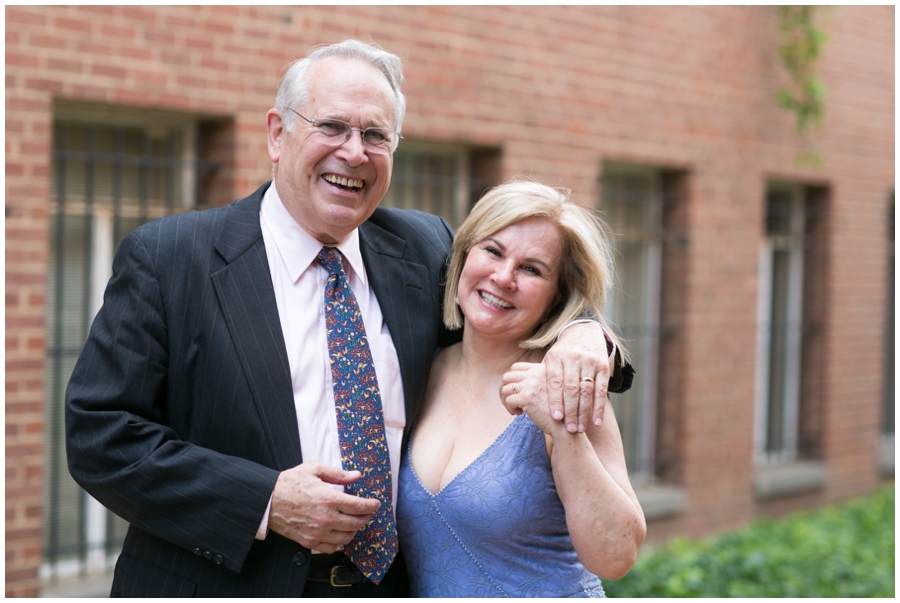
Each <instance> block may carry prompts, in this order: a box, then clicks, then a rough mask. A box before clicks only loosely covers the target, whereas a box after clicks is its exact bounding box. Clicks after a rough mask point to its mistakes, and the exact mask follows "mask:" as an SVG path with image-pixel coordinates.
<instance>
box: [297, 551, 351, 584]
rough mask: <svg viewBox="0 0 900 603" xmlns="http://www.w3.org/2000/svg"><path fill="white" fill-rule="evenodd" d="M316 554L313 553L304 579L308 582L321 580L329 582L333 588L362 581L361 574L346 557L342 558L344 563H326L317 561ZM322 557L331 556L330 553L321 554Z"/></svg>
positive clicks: (324, 582) (325, 582)
mask: <svg viewBox="0 0 900 603" xmlns="http://www.w3.org/2000/svg"><path fill="white" fill-rule="evenodd" d="M316 557H318V555H313V558H312V563H310V566H309V573H308V574H307V575H306V579H307V580H309V581H310V582H321V583H323V584H330V585H331V586H333V587H335V588H346V587H349V586H353V585H354V584H359V583H361V582H362V581H363V579H364V578H363V574H362V572H361V571H359V568H357V567H356V566H355V565H353V564H352V563H350V560H349V559H347V558H346V557H344V558H343V560H344V563H328V562H327V561H326V560H324V559H323V561H326V563H321V562H317V561H318V560H317V559H316ZM322 557H326V558H327V557H331V555H322Z"/></svg>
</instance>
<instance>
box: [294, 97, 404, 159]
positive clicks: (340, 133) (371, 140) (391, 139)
mask: <svg viewBox="0 0 900 603" xmlns="http://www.w3.org/2000/svg"><path fill="white" fill-rule="evenodd" d="M288 109H290V110H291V111H293V112H294V113H296V114H297V117H299V118H300V119H302V120H303V121H305V122H306V123H308V124H309V125H311V126H312V127H313V128H315V129H316V131H318V132H319V133H320V134H322V136H324V137H325V140H326V141H327V142H328V143H329V144H333V145H335V146H338V145H342V144H344V143H345V142H347V141H348V140H350V137H351V136H352V135H353V132H354V131H356V132H359V135H360V137H361V138H362V141H363V145H365V147H366V150H368V151H371V152H373V153H390V152H391V151H393V150H394V148H395V147H396V146H397V143H399V142H400V141H401V140H403V137H402V136H400V135H399V134H398V133H397V132H394V131H392V130H388V129H387V128H365V129H363V128H357V127H355V126H351V125H350V124H348V123H347V122H345V121H341V120H340V119H333V118H330V117H329V118H321V119H319V118H313V119H309V118H307V117H303V116H302V115H300V114H299V113H297V111H295V110H294V109H292V108H291V107H288Z"/></svg>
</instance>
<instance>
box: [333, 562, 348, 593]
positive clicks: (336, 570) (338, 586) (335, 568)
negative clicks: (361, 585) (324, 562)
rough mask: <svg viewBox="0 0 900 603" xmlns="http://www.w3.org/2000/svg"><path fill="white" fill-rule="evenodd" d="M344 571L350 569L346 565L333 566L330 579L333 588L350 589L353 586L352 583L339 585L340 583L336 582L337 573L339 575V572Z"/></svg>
mask: <svg viewBox="0 0 900 603" xmlns="http://www.w3.org/2000/svg"><path fill="white" fill-rule="evenodd" d="M342 569H343V570H345V569H348V568H347V566H346V565H333V566H331V577H330V578H331V580H330V581H331V586H332V587H333V588H350V587H351V586H353V583H352V582H348V583H347V584H339V583H336V582H335V581H334V576H335V573H337V572H338V571H339V570H342Z"/></svg>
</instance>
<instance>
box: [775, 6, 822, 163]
mask: <svg viewBox="0 0 900 603" xmlns="http://www.w3.org/2000/svg"><path fill="white" fill-rule="evenodd" d="M826 9H827V7H823V6H809V5H804V6H779V7H778V26H779V30H780V34H781V37H780V44H779V46H778V54H779V56H780V57H781V62H782V65H783V66H784V68H785V70H786V71H787V74H788V79H789V82H788V84H787V85H785V86H782V87H781V88H779V90H778V93H777V101H778V105H779V106H780V107H782V108H784V109H786V110H788V111H790V112H792V113H794V114H795V115H796V119H797V132H798V133H799V134H800V135H801V136H802V137H804V138H806V136H807V135H808V134H809V132H810V128H812V127H818V126H821V125H822V120H823V117H824V115H825V96H826V92H827V91H826V89H825V85H824V84H823V83H822V81H821V80H820V79H819V78H818V76H817V75H816V71H815V67H816V61H817V60H818V59H819V57H820V56H821V55H822V49H823V48H824V46H825V42H826V40H827V36H826V34H825V31H824V30H823V29H822V28H821V27H820V26H819V25H818V23H817V21H820V20H821V18H820V16H821V15H822V13H823V12H824V11H825V10H826ZM800 159H801V161H810V162H812V163H820V162H821V156H820V154H819V152H818V151H817V150H816V149H812V150H811V151H808V152H806V153H804V154H802V155H801V157H800Z"/></svg>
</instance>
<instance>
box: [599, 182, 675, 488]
mask: <svg viewBox="0 0 900 603" xmlns="http://www.w3.org/2000/svg"><path fill="white" fill-rule="evenodd" d="M602 209H603V212H604V213H605V219H606V221H607V223H608V224H609V226H610V228H611V229H612V231H613V232H614V233H615V235H616V255H615V262H616V286H615V289H614V291H613V293H612V295H611V296H610V297H611V300H610V301H611V306H610V308H609V309H608V313H609V316H610V320H611V321H612V323H613V326H614V328H615V329H616V330H617V332H618V333H619V334H620V335H621V337H622V338H623V340H624V341H625V344H626V345H627V347H628V350H629V352H630V354H631V358H632V364H633V365H634V366H636V367H639V368H638V371H637V375H636V376H635V381H634V383H633V384H632V387H631V390H629V391H628V392H626V393H624V394H615V395H613V396H610V398H611V401H612V403H613V407H614V408H615V411H616V418H617V420H618V422H619V427H620V430H621V432H622V441H623V444H624V447H625V459H626V463H627V464H628V471H629V473H631V475H632V479H638V480H639V479H641V478H642V477H643V478H645V479H649V478H650V477H651V476H652V474H653V466H654V456H653V454H654V453H653V451H654V438H655V424H654V422H655V416H656V390H657V383H656V378H657V371H656V364H657V361H658V360H657V354H658V346H659V296H660V264H661V256H660V243H661V240H660V239H661V232H662V185H661V181H660V178H659V174H658V173H656V172H653V171H650V170H647V171H646V172H643V173H637V174H634V173H624V174H623V173H616V172H610V173H607V174H605V175H604V180H603V207H602Z"/></svg>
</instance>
